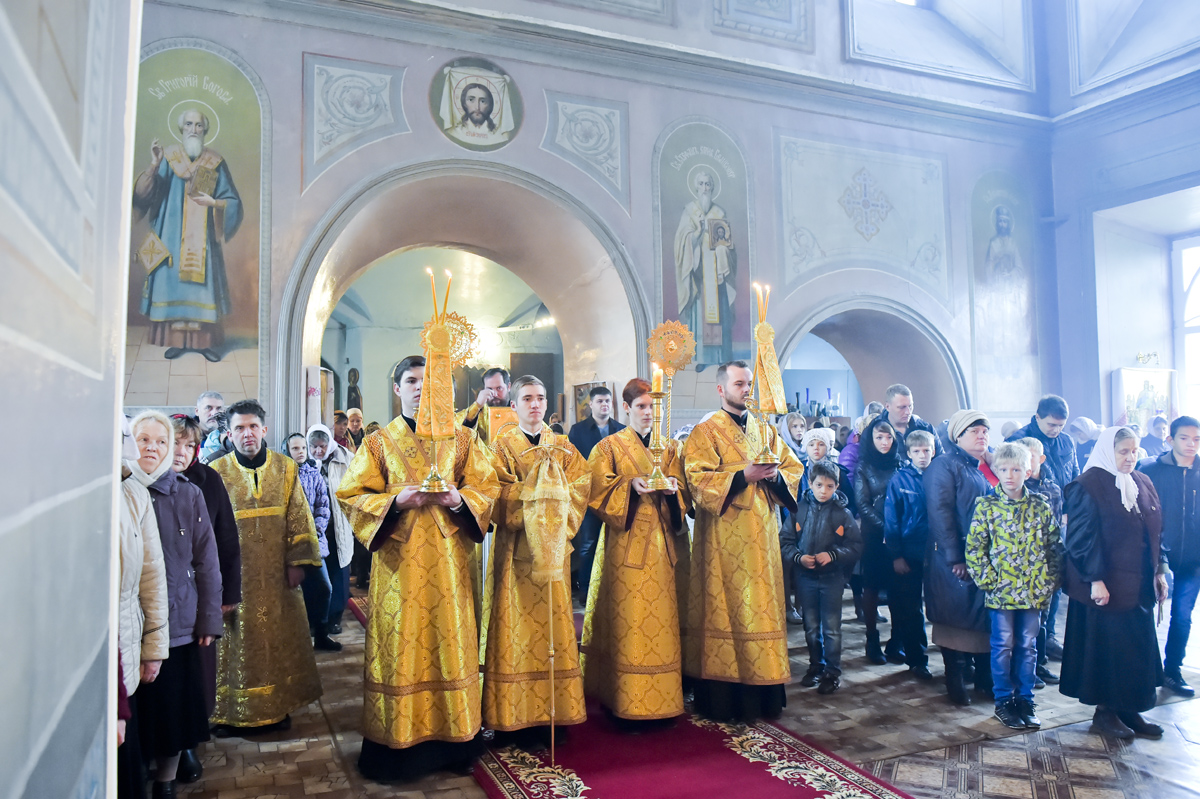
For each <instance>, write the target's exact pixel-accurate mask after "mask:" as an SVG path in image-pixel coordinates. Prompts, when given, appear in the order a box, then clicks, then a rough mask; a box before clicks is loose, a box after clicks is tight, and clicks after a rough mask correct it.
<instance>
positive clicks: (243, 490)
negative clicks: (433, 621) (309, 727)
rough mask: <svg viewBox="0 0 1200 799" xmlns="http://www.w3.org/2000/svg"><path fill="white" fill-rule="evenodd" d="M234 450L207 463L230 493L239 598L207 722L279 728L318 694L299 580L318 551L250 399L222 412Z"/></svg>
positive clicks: (291, 474)
mask: <svg viewBox="0 0 1200 799" xmlns="http://www.w3.org/2000/svg"><path fill="white" fill-rule="evenodd" d="M228 413H229V431H230V438H231V439H232V440H233V446H234V451H233V452H231V453H229V454H228V455H226V456H225V457H223V458H220V459H218V460H216V461H214V462H213V463H212V464H210V465H211V466H212V468H213V469H215V470H216V471H217V473H218V474H219V475H221V480H222V481H224V483H225V488H226V489H228V491H229V501H230V502H231V503H232V505H233V515H234V518H235V519H236V520H237V527H238V541H239V543H240V545H241V551H242V601H241V602H240V603H238V606H237V608H236V609H235V610H234V611H233V612H232V613H231V614H230V615H229V616H227V617H226V620H225V635H224V636H223V637H222V638H221V639H220V642H219V645H218V647H217V704H216V709H215V710H214V711H213V715H212V719H211V720H212V723H213V724H216V725H221V726H224V727H257V728H262V727H266V726H268V725H272V724H279V725H280V726H281V727H284V728H286V726H287V725H288V724H289V723H290V722H289V716H288V714H290V713H291V712H292V711H293V710H296V709H298V708H301V707H304V706H305V705H307V704H309V703H310V702H315V701H316V700H317V699H319V698H320V697H321V678H320V676H319V675H318V674H317V662H316V659H315V657H314V654H313V645H312V639H311V638H310V637H309V628H308V616H307V615H306V614H305V612H304V596H303V595H302V594H301V593H300V582H301V581H302V580H303V579H304V569H303V567H304V566H320V564H321V551H320V547H319V545H318V543H317V529H316V527H315V526H314V525H313V517H312V512H311V511H310V510H309V507H308V499H306V498H305V496H304V489H303V487H302V486H301V485H300V480H299V475H298V467H297V466H296V462H295V461H294V460H292V459H291V458H289V457H287V456H286V455H280V454H279V453H277V452H272V451H270V450H269V449H267V447H266V445H265V443H264V440H263V439H264V438H265V437H266V433H267V428H266V425H265V424H264V421H265V419H266V413H265V412H264V411H263V408H262V406H261V405H259V404H258V402H257V401H255V400H242V401H241V402H235V403H234V404H233V405H231V406H230V407H229V411H228Z"/></svg>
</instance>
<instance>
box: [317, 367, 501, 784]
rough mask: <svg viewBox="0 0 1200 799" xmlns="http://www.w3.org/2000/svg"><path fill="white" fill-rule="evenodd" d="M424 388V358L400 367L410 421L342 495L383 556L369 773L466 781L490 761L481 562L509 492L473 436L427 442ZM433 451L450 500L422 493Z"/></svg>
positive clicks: (362, 536)
mask: <svg viewBox="0 0 1200 799" xmlns="http://www.w3.org/2000/svg"><path fill="white" fill-rule="evenodd" d="M424 378H425V358H423V357H421V356H419V355H414V356H410V357H408V358H406V359H404V360H403V361H401V362H400V364H399V365H398V366H397V367H396V372H395V375H394V385H395V388H394V391H395V393H396V394H397V395H399V397H400V405H401V416H400V417H399V418H397V419H394V420H392V422H391V423H390V424H389V425H388V426H387V427H385V428H383V429H381V430H379V431H378V432H375V433H372V434H371V435H369V436H368V437H367V438H366V439H365V441H364V446H362V447H360V448H359V450H358V453H357V454H355V456H354V460H353V461H352V462H351V463H350V468H349V469H348V470H347V472H346V476H345V478H343V480H342V484H341V486H340V487H339V488H338V492H337V495H338V501H339V502H340V503H341V505H342V507H343V509H344V510H345V511H346V516H347V518H349V520H350V524H351V526H352V527H353V529H354V535H355V537H356V538H357V539H358V540H359V541H360V542H361V543H362V544H363V546H365V547H367V549H368V550H370V551H371V553H372V565H371V583H370V586H371V588H370V618H369V619H368V620H367V642H366V668H365V672H366V684H365V686H364V701H363V748H362V754H361V755H360V757H359V769H360V770H361V771H362V773H363V775H364V776H366V777H368V778H370V779H375V780H413V779H416V778H418V777H420V776H422V774H424V773H426V772H429V771H433V770H436V769H441V768H450V769H454V770H458V771H465V770H468V769H469V768H470V766H471V765H472V764H473V762H474V760H475V758H476V757H477V756H478V755H479V753H480V752H481V751H482V741H481V739H480V737H479V731H480V683H479V641H478V637H477V636H478V627H477V626H476V623H475V603H474V599H473V596H474V595H473V592H472V571H471V564H472V558H471V555H472V553H473V552H474V547H475V543H476V542H477V541H480V540H482V538H483V531H484V530H486V529H487V527H488V524H489V520H490V518H491V514H492V505H493V503H494V502H495V500H496V495H497V493H498V492H499V489H500V485H499V483H497V481H496V472H495V469H493V468H492V461H491V456H490V454H489V453H488V451H487V450H486V449H485V448H484V446H483V444H482V443H481V442H480V441H479V440H478V439H477V438H476V437H475V436H474V435H473V434H472V433H471V432H470V431H469V430H465V429H463V428H462V427H458V426H455V436H454V437H453V438H450V439H449V440H445V441H430V440H428V439H426V438H424V437H422V438H418V437H417V435H416V430H417V421H416V417H417V409H418V408H419V407H421V405H420V399H421V391H422V387H423V383H424ZM431 451H432V452H435V453H436V464H437V470H438V473H439V474H441V475H442V476H443V478H445V480H446V482H447V483H448V484H449V490H448V491H446V492H441V493H422V492H421V491H419V490H418V489H419V488H420V486H421V483H422V481H423V480H424V479H425V477H426V475H428V474H429V470H430V465H431V461H430V452H431Z"/></svg>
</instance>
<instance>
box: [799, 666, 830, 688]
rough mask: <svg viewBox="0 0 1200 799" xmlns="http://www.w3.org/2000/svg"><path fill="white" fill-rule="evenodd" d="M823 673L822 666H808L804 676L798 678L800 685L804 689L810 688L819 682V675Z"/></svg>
mask: <svg viewBox="0 0 1200 799" xmlns="http://www.w3.org/2000/svg"><path fill="white" fill-rule="evenodd" d="M824 673H825V667H824V666H809V667H808V671H806V672H804V676H803V677H801V678H800V684H801V685H803V686H804V687H805V688H812V687H813V686H814V685H816V684H817V683H818V682H819V681H820V679H821V675H822V674H824Z"/></svg>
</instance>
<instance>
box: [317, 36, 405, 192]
mask: <svg viewBox="0 0 1200 799" xmlns="http://www.w3.org/2000/svg"><path fill="white" fill-rule="evenodd" d="M404 72H405V67H393V66H386V65H384V64H370V63H367V62H365V61H352V60H348V59H342V58H333V57H331V56H324V55H317V54H315V53H305V54H304V165H303V171H304V188H305V189H307V188H308V187H309V186H310V185H311V184H312V182H313V181H314V180H316V178H317V176H319V175H320V174H321V173H322V172H324V171H325V170H326V169H328V168H329V167H330V166H331V165H332V164H333V163H335V162H336V161H338V160H340V159H341V158H344V157H345V156H346V155H348V154H349V153H351V152H353V151H354V150H357V149H358V148H360V147H363V146H365V145H367V144H370V143H371V142H374V141H378V140H380V139H382V138H386V137H387V136H395V135H398V134H401V133H409V132H410V128H409V127H408V120H407V119H406V118H405V116H404V106H403V102H402V97H403V94H402V92H403V87H404Z"/></svg>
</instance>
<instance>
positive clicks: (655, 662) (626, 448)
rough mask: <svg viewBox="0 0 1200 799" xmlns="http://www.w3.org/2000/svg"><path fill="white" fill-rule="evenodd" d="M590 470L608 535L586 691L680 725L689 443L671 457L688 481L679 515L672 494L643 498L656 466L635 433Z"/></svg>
mask: <svg viewBox="0 0 1200 799" xmlns="http://www.w3.org/2000/svg"><path fill="white" fill-rule="evenodd" d="M588 468H589V469H590V470H591V472H592V489H591V500H590V501H589V503H588V504H589V506H590V507H591V509H592V512H593V513H595V514H596V515H597V516H599V517H600V521H602V522H603V523H604V527H603V528H602V529H601V531H600V539H599V542H598V543H597V547H598V552H599V555H598V557H597V558H596V565H595V566H594V567H593V568H592V582H591V585H590V586H589V589H588V601H587V614H586V616H585V617H584V622H583V658H582V659H583V684H584V690H585V692H586V693H587V694H588V695H589V696H595V697H597V698H598V699H599V700H600V701H601V702H602V703H603V704H604V706H605V707H607V708H608V709H609V710H611V711H612V712H613V713H614V714H616V715H617V716H620V717H621V718H627V719H663V718H673V717H675V716H678V715H680V714H681V713H683V685H682V680H681V676H680V668H681V647H680V628H679V603H678V597H677V595H676V585H675V569H676V566H677V564H678V562H679V554H680V552H681V551H682V552H686V549H687V545H688V539H687V525H686V524H685V523H684V516H685V515H686V514H687V512H688V509H689V507H690V497H689V494H688V490H687V477H686V476H685V475H684V473H683V461H682V460H680V458H679V442H677V441H673V440H669V439H668V440H667V451H666V452H665V453H663V473H664V474H666V475H667V476H668V477H674V478H675V479H676V480H678V481H679V491H678V492H676V494H675V497H676V502H678V505H677V506H676V508H677V509H676V510H675V511H672V504H673V503H672V502H671V500H670V499H669V498H668V497H667V495H664V494H661V493H658V494H648V495H645V496H640V495H638V493H637V492H636V491H635V490H634V489H633V485H632V483H633V480H634V478H636V477H645V476H647V475H649V474H650V472H651V471H652V470H653V460H652V456H651V454H650V451H649V450H648V449H647V448H646V446H645V445H644V444H642V440H641V438H639V437H638V434H637V433H636V432H635V431H634V429H633V428H632V427H626V428H625V429H624V430H622V431H620V432H619V433H614V434H613V435H611V436H608V437H606V438H604V439H602V440H601V441H600V443H599V444H597V445H596V446H595V448H594V449H593V450H592V454H591V457H589V458H588Z"/></svg>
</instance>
